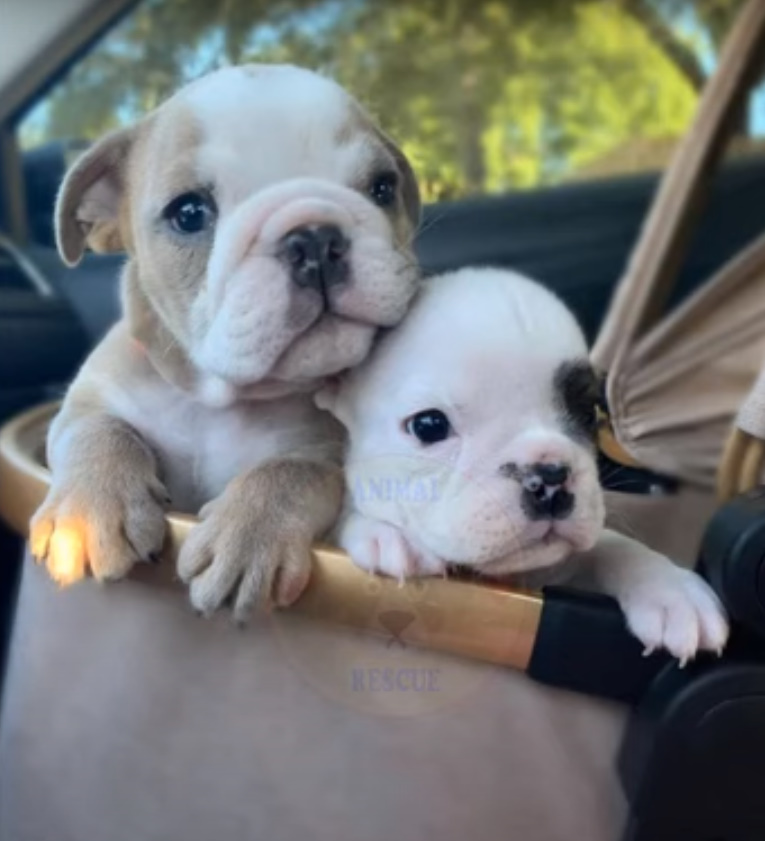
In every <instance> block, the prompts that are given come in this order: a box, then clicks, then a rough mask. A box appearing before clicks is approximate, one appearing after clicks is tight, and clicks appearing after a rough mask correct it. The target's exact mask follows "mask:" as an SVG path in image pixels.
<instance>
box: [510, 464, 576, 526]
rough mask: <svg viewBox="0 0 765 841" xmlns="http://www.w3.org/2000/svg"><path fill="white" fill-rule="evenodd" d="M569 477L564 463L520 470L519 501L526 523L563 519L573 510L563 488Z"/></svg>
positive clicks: (569, 496)
mask: <svg viewBox="0 0 765 841" xmlns="http://www.w3.org/2000/svg"><path fill="white" fill-rule="evenodd" d="M570 477H571V468H570V467H569V466H568V465H567V464H532V465H531V466H530V467H528V468H527V469H526V470H524V471H523V474H522V478H521V485H522V486H523V491H522V492H521V500H522V505H523V510H524V511H525V512H526V516H527V517H528V518H529V519H530V520H550V519H552V520H564V519H565V518H566V517H568V516H569V515H570V514H571V512H572V511H573V510H574V500H575V498H574V494H572V493H571V492H570V491H568V490H566V488H565V487H564V485H565V484H566V482H567V481H568V480H569V478H570Z"/></svg>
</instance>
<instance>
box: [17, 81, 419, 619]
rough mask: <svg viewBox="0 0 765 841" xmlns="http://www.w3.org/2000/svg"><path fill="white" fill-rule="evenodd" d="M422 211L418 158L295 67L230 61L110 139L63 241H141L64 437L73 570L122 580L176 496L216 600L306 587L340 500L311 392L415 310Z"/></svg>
mask: <svg viewBox="0 0 765 841" xmlns="http://www.w3.org/2000/svg"><path fill="white" fill-rule="evenodd" d="M418 217H419V197H418V192H417V186H416V184H415V181H414V177H413V174H412V171H411V168H410V166H409V164H408V163H407V161H406V159H405V158H404V156H403V155H402V153H401V152H400V151H399V150H398V149H397V148H396V147H395V146H394V145H393V144H392V143H391V141H390V140H388V139H387V138H386V137H385V136H384V135H383V134H381V133H380V131H379V130H378V129H377V128H376V127H375V126H374V125H373V123H372V121H371V120H370V118H369V117H368V116H367V115H366V114H365V112H364V111H363V110H362V109H361V107H360V106H359V105H358V104H357V103H356V102H355V101H354V100H353V99H352V98H351V97H350V96H349V95H348V94H347V93H346V92H345V91H344V90H343V89H342V88H340V87H339V86H338V85H336V84H335V83H333V82H332V81H330V80H328V79H326V78H323V77H321V76H319V75H316V74H314V73H312V72H309V71H307V70H302V69H298V68H295V67H289V66H276V65H274V66H267V65H252V66H244V67H238V68H228V69H224V70H220V71H217V72H215V73H212V74H210V75H209V76H206V77H204V78H202V79H200V80H198V81H196V82H194V83H193V84H191V85H189V86H188V87H186V88H185V89H182V90H181V91H180V92H179V93H177V94H176V95H175V96H173V97H172V98H171V99H170V100H169V101H167V102H166V103H165V104H163V105H162V106H161V107H160V108H158V109H157V110H156V111H154V112H153V113H151V114H150V115H149V116H147V117H146V118H145V119H143V120H142V121H141V122H140V123H138V124H137V125H136V126H134V127H132V128H128V129H125V130H122V131H118V132H116V133H115V134H112V135H110V136H108V137H106V138H105V139H103V140H102V141H101V142H99V143H97V144H96V145H95V146H94V147H93V148H92V149H90V150H89V151H88V152H87V153H86V154H85V155H84V156H83V157H82V158H81V159H80V160H79V161H78V162H77V163H76V164H75V165H74V167H73V168H72V170H71V171H70V172H69V173H68V175H67V177H66V179H65V181H64V184H63V186H62V188H61V192H60V195H59V198H58V206H57V210H56V223H57V236H58V246H59V250H60V252H61V254H62V256H63V258H64V260H65V261H66V262H67V263H69V264H71V265H74V264H76V263H77V262H78V261H79V260H80V258H81V257H82V254H83V251H84V250H85V248H86V246H90V247H91V248H92V249H93V250H95V251H102V252H103V251H121V250H125V251H126V252H127V254H128V260H127V264H126V266H125V268H124V272H123V276H122V295H123V303H124V318H123V319H122V320H121V321H120V322H119V323H118V324H117V325H116V326H115V327H114V328H113V329H112V331H111V332H110V333H109V334H108V336H107V337H106V338H105V339H104V341H103V342H102V343H101V344H100V345H99V346H98V347H97V348H96V350H95V351H94V352H93V354H92V355H91V357H90V358H89V359H88V360H87V362H86V363H85V365H84V366H83V368H82V370H81V371H80V373H79V375H78V376H77V378H76V380H75V382H74V383H73V385H72V386H71V388H70V390H69V392H68V394H67V396H66V400H65V401H64V405H63V408H62V409H61V412H60V413H59V415H58V416H57V417H56V419H55V421H54V423H53V425H52V427H51V430H50V436H49V440H48V460H49V464H50V467H51V470H52V474H53V480H52V487H51V490H50V493H49V494H48V497H47V499H46V500H45V503H44V505H43V506H42V508H41V509H40V511H39V512H38V513H37V515H36V516H35V518H34V521H33V523H32V534H31V544H32V551H33V553H34V554H35V556H36V557H37V558H39V559H41V560H42V559H44V560H45V561H46V562H47V566H48V569H49V570H50V572H51V574H52V575H53V577H54V578H56V579H57V580H59V581H60V582H62V583H65V582H70V581H74V580H77V579H78V578H80V577H82V576H83V575H85V574H86V572H87V571H88V570H89V571H90V572H91V573H92V574H93V575H94V576H95V577H96V578H97V579H101V580H106V579H117V578H120V577H122V576H124V575H126V574H127V573H128V572H129V571H130V569H131V567H132V566H133V565H134V564H135V563H136V562H139V561H147V560H149V561H151V560H155V559H156V558H157V557H158V556H159V553H160V552H161V550H162V546H163V540H164V537H165V521H164V514H165V510H166V509H167V508H168V506H170V505H172V506H173V507H174V508H175V509H176V510H181V511H186V512H196V511H198V509H199V508H200V506H202V505H204V507H203V508H202V511H201V517H202V523H201V524H200V525H199V526H197V527H196V528H195V529H194V531H193V532H192V534H191V535H190V537H189V539H188V541H187V542H186V543H185V545H184V547H183V551H182V552H181V555H180V559H179V565H178V568H179V573H180V576H181V578H182V579H183V580H184V581H186V582H189V583H190V588H191V600H192V603H193V604H194V605H195V607H196V608H198V609H199V610H200V611H203V612H205V613H207V612H210V611H213V610H215V609H216V608H218V607H219V606H220V605H221V604H222V603H223V602H224V600H226V599H227V598H229V597H231V598H232V599H233V601H234V610H235V614H236V615H237V616H239V617H243V616H245V615H246V614H247V612H248V610H249V608H250V607H251V605H252V603H253V602H254V601H255V600H256V599H257V598H261V597H267V598H273V600H274V601H275V602H276V603H278V604H285V603H288V602H290V601H292V600H293V599H294V598H295V597H296V596H297V595H299V593H300V591H301V590H302V588H303V586H304V584H305V583H306V581H307V578H308V574H309V568H310V555H309V548H310V546H311V543H312V542H313V540H314V539H315V538H316V537H317V536H319V535H321V534H322V533H323V532H325V531H326V530H327V529H328V528H329V527H330V526H331V525H332V523H333V522H334V520H335V519H336V516H337V513H338V510H339V506H340V503H341V499H342V477H341V475H340V473H339V469H338V468H337V467H335V466H334V464H333V460H336V458H337V455H338V446H337V443H338V437H339V432H340V430H339V427H337V425H336V424H335V423H334V422H333V421H332V419H331V418H329V417H328V416H327V415H325V414H323V413H321V412H319V411H318V409H317V408H316V407H315V406H314V404H313V400H312V396H311V392H313V391H314V390H315V389H316V388H317V386H318V385H319V384H320V383H321V382H322V380H323V378H325V377H327V376H328V375H333V374H337V373H338V372H340V371H343V370H345V369H348V368H351V367H353V366H354V365H357V364H358V363H359V362H361V360H362V359H364V357H365V356H366V354H367V352H368V351H369V348H370V345H371V343H372V341H373V338H374V337H375V334H376V333H377V331H378V329H379V328H380V327H390V326H392V325H394V324H396V323H397V322H398V321H399V320H400V319H401V318H402V316H403V315H404V313H405V312H406V310H407V307H408V305H409V303H410V300H411V298H412V296H413V294H414V293H415V291H416V288H417V285H418V279H419V275H418V272H417V269H416V266H415V261H414V259H413V257H412V254H411V250H410V245H411V240H412V237H413V234H414V230H415V227H416V224H417V220H418Z"/></svg>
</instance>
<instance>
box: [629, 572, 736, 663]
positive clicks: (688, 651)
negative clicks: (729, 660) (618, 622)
mask: <svg viewBox="0 0 765 841" xmlns="http://www.w3.org/2000/svg"><path fill="white" fill-rule="evenodd" d="M619 601H620V604H621V607H622V610H623V611H624V613H625V616H626V618H627V625H628V626H629V629H630V630H631V631H632V633H633V634H634V635H635V636H636V637H637V638H638V639H639V640H640V641H641V642H642V643H643V645H644V646H645V647H646V653H647V654H648V653H651V652H652V651H655V650H657V649H661V648H663V649H665V650H667V651H668V652H669V653H670V654H671V655H672V656H673V657H676V658H677V659H678V660H679V661H680V663H681V665H685V664H686V663H687V662H688V661H689V660H692V659H693V658H694V657H695V656H696V654H697V653H698V652H699V651H713V652H715V653H717V654H720V653H721V652H722V650H723V648H724V647H725V643H726V642H727V640H728V621H727V618H726V616H725V611H724V609H723V607H722V605H721V604H720V601H719V600H718V598H717V596H716V595H715V593H714V592H713V590H712V589H711V587H710V586H709V585H708V584H707V583H706V581H704V579H702V578H701V577H700V576H698V575H696V573H695V572H691V571H690V570H686V569H682V568H680V567H676V566H674V565H669V564H667V565H666V566H665V567H662V568H661V569H660V570H659V569H656V568H654V569H653V571H652V572H651V574H650V575H646V576H645V577H643V578H642V580H640V581H638V582H635V583H634V585H633V586H631V587H630V588H629V591H627V592H625V593H623V595H622V596H621V598H620V599H619Z"/></svg>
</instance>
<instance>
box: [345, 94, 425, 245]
mask: <svg viewBox="0 0 765 841" xmlns="http://www.w3.org/2000/svg"><path fill="white" fill-rule="evenodd" d="M349 105H350V107H349V112H348V119H347V120H346V121H345V122H344V123H343V124H342V125H341V126H339V127H338V129H337V132H336V134H335V140H336V142H337V144H338V145H339V146H343V145H347V144H349V143H351V142H352V141H353V140H354V139H355V138H357V137H358V136H359V135H365V136H366V137H368V138H370V139H371V142H372V143H373V144H374V145H375V146H377V147H379V148H380V150H381V152H382V155H381V158H383V160H384V159H385V158H388V157H389V158H390V159H391V163H392V164H393V166H394V168H395V170H396V173H397V175H398V177H399V184H400V189H399V198H398V200H397V202H396V207H395V216H394V220H393V224H394V228H395V230H396V235H397V238H398V240H399V242H406V243H409V242H410V241H411V240H412V238H413V236H414V233H415V231H416V230H417V226H418V225H419V224H420V212H421V210H422V205H421V202H420V190H419V187H418V186H417V179H416V177H415V175H414V170H413V169H412V166H411V164H410V163H409V160H408V159H407V157H406V155H405V154H404V153H403V152H402V151H401V149H399V147H398V146H397V145H396V144H395V143H394V142H393V140H391V138H390V137H388V135H387V134H385V133H384V132H383V131H382V130H381V129H380V128H379V127H378V126H377V124H376V123H375V121H374V120H373V119H372V117H370V115H369V114H368V113H367V112H366V111H364V109H363V108H362V107H361V106H360V105H359V104H358V103H357V102H355V101H354V100H352V99H351V98H350V97H349ZM374 174H375V173H374V172H369V173H365V174H364V175H365V176H366V177H367V178H369V179H371V177H373V176H374Z"/></svg>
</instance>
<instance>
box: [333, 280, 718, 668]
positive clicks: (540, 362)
mask: <svg viewBox="0 0 765 841" xmlns="http://www.w3.org/2000/svg"><path fill="white" fill-rule="evenodd" d="M586 357H587V347H586V343H585V340H584V337H583V335H582V333H581V330H580V329H579V327H578V326H577V324H576V322H575V320H574V318H573V317H572V315H571V314H570V313H569V312H568V310H567V309H566V308H565V306H564V305H563V304H562V303H561V302H560V301H559V300H558V299H557V298H555V297H554V296H553V295H552V294H551V293H549V292H548V291H547V290H545V289H544V288H543V287H541V286H540V285H538V284H536V283H534V282H532V281H530V280H528V279H526V278H523V277H521V276H519V275H517V274H514V273H511V272H506V271H500V270H492V269H465V270H462V271H459V272H455V273H453V274H449V275H444V276H441V277H439V278H435V279H432V280H430V281H428V282H427V284H426V286H425V288H424V289H423V291H422V293H421V295H420V297H419V298H418V300H417V301H416V302H415V305H414V306H413V308H412V310H411V311H410V314H409V315H408V316H407V318H406V319H405V320H404V322H403V324H401V325H400V326H399V327H398V328H397V329H395V330H394V331H393V332H391V333H390V334H389V335H388V336H387V337H386V338H385V339H384V340H383V341H382V342H381V343H380V345H379V347H378V348H377V349H376V350H375V351H374V352H373V354H372V355H371V357H370V358H369V359H368V360H367V361H366V362H365V363H364V364H363V365H362V366H360V367H359V368H357V369H356V370H355V371H353V372H351V374H349V375H348V376H347V377H346V378H344V379H343V380H342V382H341V384H340V385H339V387H337V388H334V389H329V388H328V389H326V390H324V391H323V392H321V393H320V394H319V395H318V396H317V402H318V403H319V405H320V406H322V407H324V408H327V409H330V410H331V411H332V412H333V413H334V414H335V415H336V416H337V417H338V418H339V419H340V420H341V421H342V422H343V423H344V425H345V426H346V427H347V429H348V431H349V444H348V453H347V461H346V477H347V482H348V488H349V492H348V499H347V509H348V510H347V511H346V515H345V517H344V519H343V521H342V523H341V524H340V527H339V533H338V538H339V542H340V543H341V545H342V546H344V548H346V549H347V550H348V551H349V553H350V554H351V556H352V557H353V558H354V560H355V561H356V562H357V563H358V564H360V565H361V566H363V567H365V568H367V569H371V570H377V571H381V572H384V573H387V574H389V575H395V576H397V577H400V578H403V577H406V576H407V575H413V574H433V573H438V572H441V571H443V569H444V562H447V563H452V564H459V565H465V566H472V567H475V568H476V569H477V570H478V571H480V572H482V573H484V574H487V575H491V576H507V575H514V576H518V575H519V574H525V573H528V572H530V571H535V570H540V569H547V568H549V567H551V566H552V565H555V564H559V563H560V562H562V561H564V560H567V559H569V558H572V557H574V558H575V559H576V561H577V565H578V569H579V572H580V574H582V575H585V571H586V576H588V577H591V578H594V579H596V584H598V585H600V586H602V587H604V589H606V590H607V591H608V592H610V593H613V594H614V595H615V596H616V597H617V598H619V600H620V603H621V605H622V607H623V608H624V610H625V612H626V616H627V621H628V623H629V625H630V628H631V629H632V630H633V632H634V633H635V634H636V635H637V636H638V637H639V638H640V639H641V640H642V641H643V642H644V644H645V645H646V646H647V647H649V648H655V647H659V646H665V647H666V648H668V649H669V650H670V651H672V652H673V653H674V654H676V655H677V656H678V657H680V658H681V659H683V660H685V659H687V658H688V657H691V656H693V654H695V652H696V650H697V649H698V648H700V647H701V648H712V649H715V650H718V649H720V648H721V647H722V645H723V644H724V642H725V639H726V636H727V625H726V622H725V619H724V616H723V613H722V610H721V608H720V605H719V602H718V601H717V599H716V598H715V597H714V595H713V593H712V592H711V590H710V589H709V588H708V587H707V585H706V584H705V583H704V582H703V581H702V580H701V579H700V578H699V577H698V576H696V575H695V574H693V573H690V572H687V571H684V570H680V569H679V568H677V567H675V566H674V565H673V564H671V562H670V561H668V560H667V559H666V558H663V557H662V556H660V555H657V554H656V553H653V552H651V551H650V550H648V549H646V548H645V547H643V546H641V545H640V544H637V543H635V542H634V541H631V540H629V539H627V538H625V537H622V536H620V535H615V534H613V533H610V532H605V533H604V532H603V520H604V503H603V494H602V491H601V488H600V485H599V480H598V473H597V467H596V463H595V458H594V455H595V451H594V448H593V447H592V446H588V444H587V443H586V442H585V441H582V440H580V439H579V438H578V437H577V436H576V435H572V434H571V430H570V429H569V428H567V426H566V422H565V416H564V414H563V412H562V410H561V406H560V405H559V404H558V403H557V402H556V394H555V391H554V388H553V382H554V379H555V372H556V371H557V370H558V368H559V366H561V364H562V363H566V362H573V361H577V360H585V359H586ZM433 408H435V409H440V410H442V411H443V412H445V413H446V415H447V416H448V417H449V419H450V421H451V424H452V426H453V429H454V434H453V436H452V437H450V438H449V439H447V440H445V441H443V442H440V443H437V444H434V445H430V446H423V445H422V444H421V443H420V442H419V441H417V439H416V438H414V437H413V436H412V435H410V434H408V433H407V431H406V428H405V421H406V419H407V418H409V417H411V416H412V415H413V414H415V413H416V412H419V411H422V410H425V409H433ZM540 461H552V462H566V463H567V464H569V465H570V466H571V467H572V475H571V478H570V479H569V480H568V482H567V484H566V487H567V489H568V490H569V491H570V492H571V493H573V494H574V495H575V500H576V501H575V507H574V510H573V513H572V514H571V516H570V517H568V518H566V519H562V520H554V521H550V520H542V521H540V520H532V519H529V517H528V515H527V514H526V513H525V511H524V508H523V506H522V504H521V490H522V489H521V485H520V483H519V482H518V481H514V480H513V479H511V478H508V476H507V475H506V474H505V473H503V472H502V471H501V469H500V468H501V467H502V465H505V464H507V463H509V462H512V463H515V464H521V465H522V464H530V463H535V462H540ZM604 547H605V548H606V549H607V551H603V550H604ZM571 569H572V570H573V569H574V565H573V564H572V566H571ZM543 577H544V576H543Z"/></svg>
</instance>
